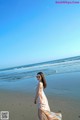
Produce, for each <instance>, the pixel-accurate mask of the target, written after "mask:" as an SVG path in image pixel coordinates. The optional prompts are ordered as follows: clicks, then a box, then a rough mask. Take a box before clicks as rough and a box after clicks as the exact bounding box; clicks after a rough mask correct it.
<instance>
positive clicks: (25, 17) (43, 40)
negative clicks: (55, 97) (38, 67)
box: [0, 0, 80, 68]
mask: <svg viewBox="0 0 80 120" xmlns="http://www.w3.org/2000/svg"><path fill="white" fill-rule="evenodd" d="M77 55H80V4H69V5H68V4H56V3H55V1H54V0H34V1H33V0H0V68H5V67H11V66H16V65H17V66H18V65H25V64H29V63H37V62H42V61H48V60H54V59H59V58H65V57H70V56H77Z"/></svg>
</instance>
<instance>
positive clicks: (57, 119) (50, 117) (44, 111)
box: [36, 81, 62, 120]
mask: <svg viewBox="0 0 80 120" xmlns="http://www.w3.org/2000/svg"><path fill="white" fill-rule="evenodd" d="M43 89H44V87H43V83H42V82H41V81H39V82H38V85H37V87H36V90H37V91H38V93H39V95H38V99H37V106H38V110H39V111H41V112H39V113H38V114H39V116H41V117H40V118H39V119H40V120H62V114H61V113H60V112H58V113H55V112H52V111H51V110H50V107H49V103H48V99H47V97H46V95H45V93H44V91H43Z"/></svg>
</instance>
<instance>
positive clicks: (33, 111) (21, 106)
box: [0, 90, 80, 120]
mask: <svg viewBox="0 0 80 120" xmlns="http://www.w3.org/2000/svg"><path fill="white" fill-rule="evenodd" d="M47 98H48V101H49V105H50V108H51V111H53V112H58V111H59V110H60V111H61V112H62V115H63V119H62V120H80V117H79V116H80V102H79V101H78V100H72V99H68V98H63V97H59V96H51V95H47ZM0 111H9V118H10V120H38V115H37V105H36V104H34V95H33V94H32V93H24V92H19V91H8V90H7V91H5V90H0Z"/></svg>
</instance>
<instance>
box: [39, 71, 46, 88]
mask: <svg viewBox="0 0 80 120" xmlns="http://www.w3.org/2000/svg"><path fill="white" fill-rule="evenodd" d="M37 75H40V76H41V78H42V79H41V81H42V83H43V86H44V88H46V87H47V83H46V79H45V77H44V74H43V72H38V73H37Z"/></svg>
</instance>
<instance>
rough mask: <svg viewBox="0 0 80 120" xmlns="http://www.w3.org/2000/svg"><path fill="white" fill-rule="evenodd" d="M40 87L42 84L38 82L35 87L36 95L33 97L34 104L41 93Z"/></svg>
mask: <svg viewBox="0 0 80 120" xmlns="http://www.w3.org/2000/svg"><path fill="white" fill-rule="evenodd" d="M41 88H42V84H41V83H40V82H39V84H38V86H37V89H36V95H35V99H34V103H35V104H36V100H37V98H38V96H39V95H41V90H42V89H41Z"/></svg>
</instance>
